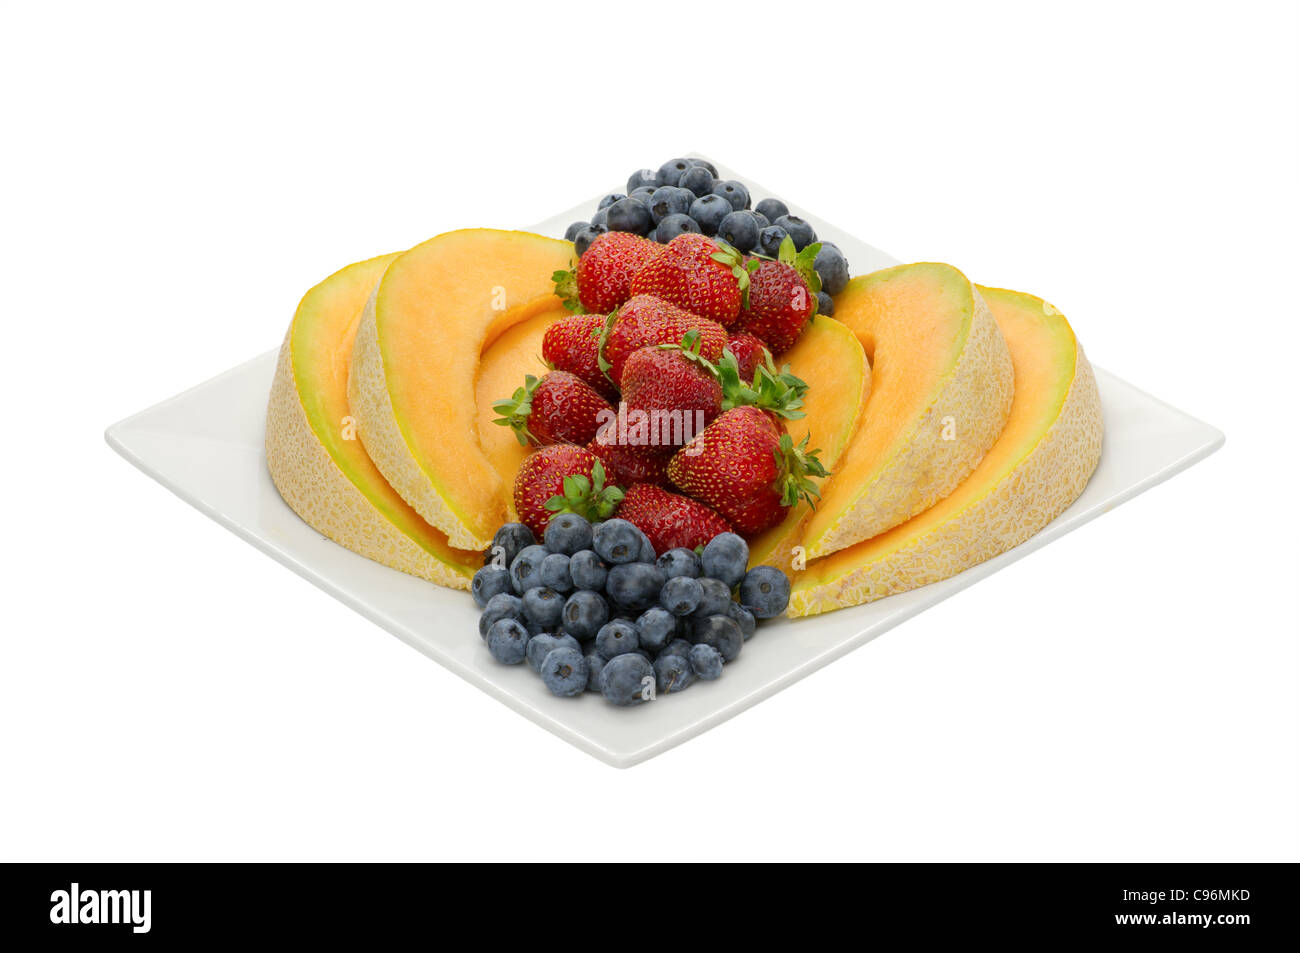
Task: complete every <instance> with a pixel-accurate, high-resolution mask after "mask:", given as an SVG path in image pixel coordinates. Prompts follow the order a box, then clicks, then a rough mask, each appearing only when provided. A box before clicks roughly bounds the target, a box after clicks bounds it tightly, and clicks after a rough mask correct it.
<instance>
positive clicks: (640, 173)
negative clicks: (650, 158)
mask: <svg viewBox="0 0 1300 953" xmlns="http://www.w3.org/2000/svg"><path fill="white" fill-rule="evenodd" d="M657 184H658V183H656V182H655V170H654V169H637V170H636V171H635V172H633V173H632V174H631V175H630V176H628V178H627V194H628V195H631V194H632V193H633V192H635V191H636V190H637V189H644V188H651V189H653V188H655V187H656V185H657Z"/></svg>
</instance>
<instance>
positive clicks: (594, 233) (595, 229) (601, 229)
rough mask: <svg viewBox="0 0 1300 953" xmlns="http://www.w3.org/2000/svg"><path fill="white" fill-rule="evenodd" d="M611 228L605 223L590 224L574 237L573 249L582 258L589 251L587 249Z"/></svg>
mask: <svg viewBox="0 0 1300 953" xmlns="http://www.w3.org/2000/svg"><path fill="white" fill-rule="evenodd" d="M607 231H609V228H608V227H606V226H604V225H588V226H587V227H586V228H584V229H583V230H582V231H580V232H578V234H577V235H575V236H574V238H573V251H574V253H575V254H576V255H577V256H578V257H579V258H581V257H582V256H583V255H585V254H586V253H587V249H588V248H590V247H591V243H592V242H594V241H595V240H596V239H597V238H599V237H600V236H601V235H604V234H605V233H606V232H607Z"/></svg>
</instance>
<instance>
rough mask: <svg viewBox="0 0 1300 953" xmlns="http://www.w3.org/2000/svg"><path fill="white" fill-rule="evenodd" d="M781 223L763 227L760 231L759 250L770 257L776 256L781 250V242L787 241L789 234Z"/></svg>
mask: <svg viewBox="0 0 1300 953" xmlns="http://www.w3.org/2000/svg"><path fill="white" fill-rule="evenodd" d="M788 234H789V232H787V231H786V230H785V229H784V228H782V227H781V226H780V225H769V226H767V228H761V229H759V231H758V250H759V251H761V252H762V253H763V254H764V255H766V256H767V257H768V258H775V257H776V253H777V252H779V251H780V250H781V242H783V241H785V236H786V235H788Z"/></svg>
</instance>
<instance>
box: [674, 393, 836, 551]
mask: <svg viewBox="0 0 1300 953" xmlns="http://www.w3.org/2000/svg"><path fill="white" fill-rule="evenodd" d="M807 445H808V438H807V437H805V438H804V439H803V442H802V443H800V445H799V446H798V447H796V446H795V445H794V442H793V441H792V440H791V439H790V435H789V434H787V433H785V432H784V431H783V429H782V428H781V427H780V425H778V424H777V423H776V422H775V421H774V420H773V419H772V417H771V416H770V415H769V414H767V413H766V412H764V411H762V410H760V409H759V408H757V407H736V408H733V409H732V410H728V411H726V412H725V413H723V414H722V415H721V416H719V417H718V418H717V419H716V420H714V421H713V423H711V424H709V426H707V427H705V428H704V430H703V431H702V432H701V433H700V434H698V435H697V436H696V437H695V439H694V440H692V441H691V442H690V443H689V444H687V445H686V446H685V447H683V448H682V449H681V450H678V451H677V452H676V453H675V454H673V458H672V460H670V461H669V463H668V478H669V479H670V480H672V482H673V484H674V485H675V486H677V487H678V488H679V489H681V490H682V491H683V492H685V493H688V494H690V495H691V496H693V497H695V498H696V499H697V500H701V501H703V502H704V503H707V504H709V505H710V506H712V507H713V508H714V509H716V510H717V511H718V512H719V513H720V514H721V515H722V516H723V517H724V518H725V519H727V520H729V521H730V522H731V523H732V525H733V526H735V528H736V532H738V533H744V534H747V535H748V534H753V533H760V532H762V531H763V530H765V529H767V528H769V527H771V526H775V525H776V524H777V523H779V522H780V521H781V520H782V519H784V518H785V515H786V513H787V511H788V510H789V508H790V507H791V506H794V505H795V504H796V503H798V502H799V500H800V499H801V498H802V499H805V500H807V501H808V503H809V505H812V503H813V498H814V497H816V496H817V495H819V494H818V491H817V487H816V484H814V483H813V482H812V480H811V479H810V478H811V477H813V476H817V477H824V476H826V475H827V473H826V470H825V468H824V467H823V466H822V465H821V461H819V460H818V459H817V451H815V450H808V449H806V448H807Z"/></svg>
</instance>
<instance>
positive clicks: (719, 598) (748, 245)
mask: <svg viewBox="0 0 1300 953" xmlns="http://www.w3.org/2000/svg"><path fill="white" fill-rule="evenodd" d="M752 201H753V197H752V196H751V195H750V192H749V189H748V188H747V187H746V186H745V185H744V184H743V183H741V182H737V181H731V180H722V181H719V178H718V174H717V170H716V169H715V168H714V167H713V166H712V165H710V164H709V163H708V162H705V161H703V160H699V159H674V160H670V161H669V162H667V163H664V164H663V165H662V166H660V167H659V168H658V169H655V170H649V169H645V170H640V171H639V172H637V173H635V174H634V175H633V176H632V177H631V179H630V180H629V181H628V183H627V189H626V192H625V193H614V194H610V195H607V196H605V198H603V199H601V200H600V202H599V203H598V206H597V207H596V208H595V209H594V210H593V214H592V216H591V219H590V220H588V221H584V222H575V223H573V225H572V226H570V228H569V229H568V233H567V234H566V236H565V237H564V238H563V239H561V238H559V237H548V236H543V235H537V234H533V233H529V232H511V231H498V230H493V229H463V230H459V231H453V232H446V233H443V234H441V235H438V236H435V237H434V238H432V239H430V240H428V241H426V242H424V243H422V244H420V245H417V246H415V247H414V248H412V249H410V250H408V251H406V252H403V253H399V254H391V255H384V256H381V257H379V258H374V259H369V260H367V261H363V262H359V263H357V264H355V265H351V266H349V267H347V268H344V269H343V270H341V271H339V272H337V273H335V274H333V275H331V276H330V277H329V278H327V279H325V280H324V281H323V282H321V283H320V284H319V285H317V286H316V287H314V288H312V289H311V290H310V291H309V292H308V293H307V295H306V296H305V297H304V298H303V300H302V303H301V304H300V305H299V308H298V311H297V312H296V314H295V315H294V320H293V322H292V323H291V325H290V328H289V331H288V333H287V335H286V337H285V342H284V346H283V348H282V349H281V352H280V360H279V364H278V365H277V369H276V375H275V379H274V381H273V383H272V388H271V398H270V402H269V406H268V413H267V434H266V451H267V463H268V468H269V470H270V474H271V478H272V480H273V481H274V483H275V485H276V487H277V489H278V490H279V491H280V493H281V495H282V496H283V498H284V499H285V501H286V502H287V503H288V504H289V506H290V507H291V508H292V509H293V510H294V512H296V513H297V514H298V515H299V516H301V517H302V518H303V519H304V520H306V521H307V522H308V523H309V524H310V525H311V526H312V527H314V528H315V529H316V530H318V531H319V532H320V533H321V534H322V535H324V536H325V537H328V538H329V539H331V540H334V541H335V542H337V543H339V544H341V545H344V546H346V547H348V548H350V549H352V550H354V551H355V552H357V553H360V554H362V555H364V556H366V557H368V558H370V559H373V560H376V561H377V562H380V563H383V564H384V565H387V566H391V567H394V568H396V569H400V570H402V571H404V572H408V573H411V574H413V575H416V576H419V577H422V578H424V579H428V580H430V581H432V582H435V583H437V584H439V585H443V586H448V587H452V588H458V589H469V590H471V593H472V596H473V598H474V599H475V601H476V602H477V603H478V605H479V607H480V608H481V609H482V614H481V616H480V626H479V628H480V635H481V636H482V637H483V639H484V641H485V643H486V648H485V652H487V653H489V654H490V655H491V656H492V657H494V658H496V659H497V660H498V661H501V662H505V663H512V664H515V663H520V662H523V661H527V662H529V663H530V665H531V667H532V668H534V670H536V671H538V672H539V673H540V674H541V676H542V678H543V680H544V682H545V683H546V685H547V687H549V688H550V689H551V691H553V692H555V693H556V694H560V695H577V694H580V693H582V692H584V691H586V690H587V689H588V688H591V689H592V690H595V691H600V692H601V693H602V694H604V695H605V697H606V698H608V699H609V700H610V701H611V702H614V703H615V704H619V705H627V704H635V703H637V702H638V701H642V700H646V699H647V698H648V697H654V696H655V695H656V694H671V693H673V692H676V691H680V690H681V689H682V688H684V687H686V686H687V685H689V684H691V683H692V682H693V681H694V680H697V679H704V680H708V679H712V678H716V677H718V675H719V674H720V672H721V670H722V666H723V665H724V664H726V663H729V662H731V661H732V660H734V659H736V657H737V655H738V653H739V651H740V648H741V646H742V645H743V644H744V643H745V641H746V640H747V639H748V638H749V637H750V636H751V635H752V633H753V630H754V626H755V624H756V622H757V621H758V620H760V619H767V618H771V617H774V616H776V615H779V614H783V613H784V614H786V615H788V616H792V617H800V616H808V615H814V614H817V613H822V612H828V611H832V610H836V609H841V608H845V607H848V606H856V605H861V604H863V603H867V602H872V601H874V600H877V599H881V598H884V597H887V596H890V595H892V594H895V593H900V592H906V591H908V590H910V589H915V588H917V587H919V586H924V585H927V584H929V583H932V582H936V581H939V580H942V579H946V578H949V577H950V576H953V575H955V574H957V573H959V572H962V571H963V570H965V569H968V568H970V567H971V566H974V565H976V564H978V563H980V562H982V561H984V560H987V559H990V558H992V557H994V556H997V555H998V554H1000V553H1003V552H1005V551H1007V550H1008V549H1010V548H1011V547H1013V546H1016V545H1018V544H1019V543H1021V542H1024V541H1025V540H1027V539H1028V538H1029V537H1031V536H1032V535H1033V534H1034V533H1036V532H1038V531H1039V530H1040V529H1042V528H1043V527H1044V526H1046V525H1047V524H1048V523H1049V522H1050V521H1051V520H1052V519H1054V518H1055V517H1056V516H1057V515H1059V514H1060V513H1061V512H1062V511H1063V510H1064V509H1065V508H1066V507H1067V506H1068V505H1069V504H1070V503H1071V502H1072V501H1073V500H1074V499H1075V498H1076V497H1077V496H1078V495H1079V493H1081V492H1082V490H1083V488H1084V486H1085V485H1086V484H1087V482H1088V480H1089V478H1090V477H1091V475H1092V473H1093V471H1094V469H1095V468H1096V466H1097V463H1098V461H1099V459H1100V456H1101V445H1102V433H1103V425H1102V417H1101V407H1100V398H1099V395H1098V391H1097V386H1096V381H1095V379H1094V376H1093V372H1092V368H1091V365H1090V364H1089V362H1088V359H1087V357H1086V356H1085V355H1084V353H1083V349H1082V347H1081V346H1080V344H1079V342H1078V340H1077V338H1076V337H1075V335H1074V331H1073V329H1072V328H1071V327H1070V325H1069V323H1068V322H1067V321H1066V320H1065V317H1064V316H1063V315H1062V314H1061V312H1060V311H1059V310H1058V309H1056V308H1054V307H1053V306H1052V305H1050V304H1048V303H1047V302H1046V301H1044V300H1043V299H1041V298H1037V297H1034V296H1033V295H1027V294H1023V293H1020V292H1014V291H1007V290H1003V289H996V288H990V287H986V286H983V285H976V284H974V283H972V282H971V281H970V280H969V279H968V278H967V277H966V276H965V275H964V274H962V272H960V271H959V270H957V269H956V268H954V267H952V266H951V265H947V264H942V263H935V262H918V263H913V264H906V265H898V266H894V267H891V268H885V269H882V270H879V271H874V272H871V273H868V274H861V275H856V276H851V275H850V269H849V265H848V262H847V261H846V260H845V258H844V255H843V254H842V253H841V252H840V250H839V249H838V248H836V247H835V246H834V245H832V244H831V243H828V242H824V241H819V240H818V236H817V235H816V233H815V231H814V229H813V227H812V226H811V225H810V224H809V223H808V222H806V221H804V220H803V219H801V218H799V217H798V216H794V215H791V214H790V212H789V210H788V208H787V207H786V206H785V205H784V203H782V202H781V201H780V200H778V199H776V198H769V197H765V198H762V199H761V200H759V201H758V202H757V203H756V204H753V207H752V208H751V203H752Z"/></svg>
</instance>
